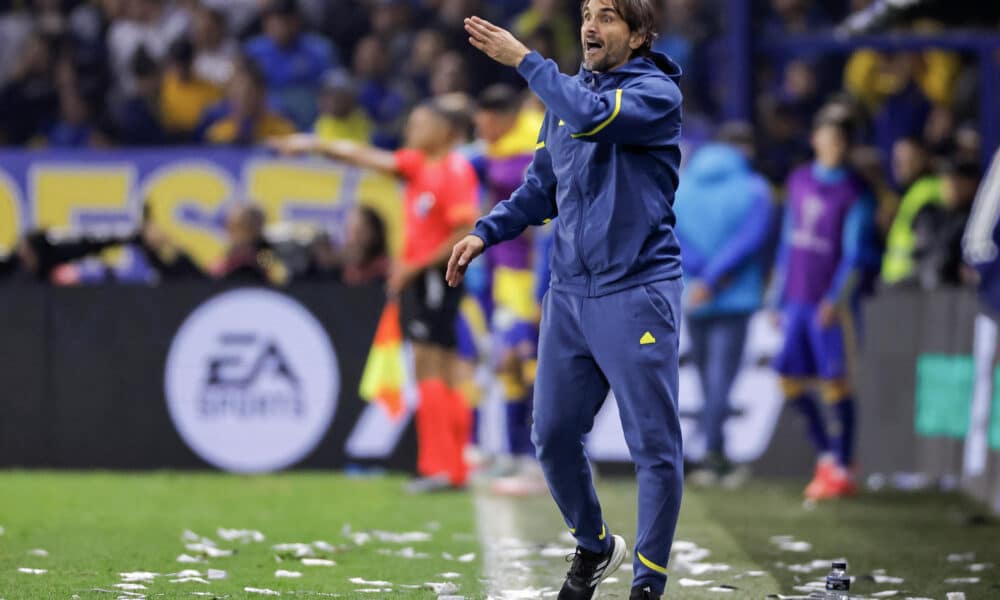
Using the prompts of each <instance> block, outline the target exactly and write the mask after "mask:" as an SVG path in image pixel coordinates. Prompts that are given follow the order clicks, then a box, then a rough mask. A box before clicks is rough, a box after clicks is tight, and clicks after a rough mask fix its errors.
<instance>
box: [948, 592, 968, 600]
mask: <svg viewBox="0 0 1000 600" xmlns="http://www.w3.org/2000/svg"><path fill="white" fill-rule="evenodd" d="M948 600H965V592H948Z"/></svg>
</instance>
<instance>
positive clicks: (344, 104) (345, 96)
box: [313, 70, 372, 144]
mask: <svg viewBox="0 0 1000 600" xmlns="http://www.w3.org/2000/svg"><path fill="white" fill-rule="evenodd" d="M313 133H314V134H315V135H316V137H318V138H320V139H323V140H348V141H351V142H357V143H359V144H367V143H368V142H369V141H370V139H371V133H372V121H371V119H369V118H368V115H367V114H366V113H365V111H364V109H362V108H361V106H360V105H359V104H358V88H357V85H355V83H354V82H353V81H352V80H351V76H350V75H349V74H348V73H347V72H345V71H339V70H338V71H332V72H330V73H328V74H327V75H326V76H325V77H324V78H323V91H322V93H321V94H320V97H319V117H318V118H317V119H316V122H315V123H313Z"/></svg>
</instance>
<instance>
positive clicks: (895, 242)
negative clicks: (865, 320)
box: [882, 137, 943, 285]
mask: <svg viewBox="0 0 1000 600" xmlns="http://www.w3.org/2000/svg"><path fill="white" fill-rule="evenodd" d="M892 174H893V179H894V180H895V181H896V185H897V187H898V188H899V190H900V191H901V193H902V200H901V201H900V203H899V209H898V210H897V211H896V216H895V218H894V219H893V221H892V226H891V227H890V228H889V235H888V237H887V238H886V248H885V256H884V257H883V259H882V281H883V282H885V283H887V284H890V285H891V284H894V283H899V282H901V281H904V280H906V279H907V278H908V277H910V276H911V275H912V274H913V249H914V243H915V241H916V240H915V238H914V231H913V220H914V218H915V217H916V216H917V213H919V212H920V211H921V210H922V209H923V208H924V207H926V206H932V205H940V204H941V203H942V202H943V198H942V185H941V178H940V177H938V176H937V175H936V174H934V173H933V172H931V168H930V157H929V156H928V154H927V149H926V148H925V147H924V145H923V142H921V140H920V139H918V138H915V137H904V138H902V139H900V140H898V141H897V142H896V143H895V144H894V145H893V149H892Z"/></svg>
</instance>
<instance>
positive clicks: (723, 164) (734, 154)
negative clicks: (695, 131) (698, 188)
mask: <svg viewBox="0 0 1000 600" xmlns="http://www.w3.org/2000/svg"><path fill="white" fill-rule="evenodd" d="M749 170H750V165H749V163H748V162H747V159H746V157H745V156H744V155H743V154H742V153H741V152H740V151H739V150H737V149H736V148H733V147H732V146H730V145H728V144H719V143H713V144H706V145H705V146H702V147H701V148H700V149H699V150H698V151H697V152H695V154H694V156H692V157H691V160H690V161H688V164H687V169H686V170H685V172H684V175H685V177H690V178H691V179H694V180H699V181H705V180H710V179H724V178H728V177H735V176H739V175H743V174H745V173H747V172H748V171H749Z"/></svg>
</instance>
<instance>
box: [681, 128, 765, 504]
mask: <svg viewBox="0 0 1000 600" xmlns="http://www.w3.org/2000/svg"><path fill="white" fill-rule="evenodd" d="M729 130H731V131H737V130H736V129H735V128H729ZM752 147H753V140H752V138H751V139H742V138H728V139H723V140H721V141H720V142H717V143H710V144H707V145H705V146H703V147H702V148H701V149H699V150H698V151H697V152H696V153H695V155H694V156H693V157H692V158H691V160H690V161H689V162H688V164H687V167H686V170H685V172H684V176H683V177H682V178H681V185H680V187H679V188H678V190H677V201H676V203H675V210H676V212H677V228H676V229H675V232H676V233H677V237H678V239H679V240H680V243H681V249H682V253H683V255H684V275H685V278H686V279H687V282H686V285H685V287H686V288H687V295H686V303H685V304H686V306H685V310H686V312H687V317H688V319H687V326H688V332H689V336H690V340H691V355H692V357H693V359H694V365H695V368H697V370H698V373H699V377H700V379H701V386H702V398H703V407H702V413H701V419H700V421H699V432H700V433H701V434H702V435H704V436H705V440H706V446H707V447H706V451H707V453H706V455H705V459H704V461H703V462H702V464H701V465H700V467H699V468H698V469H697V470H696V471H695V473H694V474H693V477H694V481H696V482H697V483H700V484H702V485H707V484H712V483H716V482H718V481H720V480H723V481H726V480H729V479H730V478H731V477H733V476H738V474H739V471H736V470H734V469H733V468H732V466H731V464H730V463H729V461H728V460H727V458H726V454H725V450H726V448H725V439H724V437H723V429H724V426H725V423H726V419H727V418H728V416H729V392H730V388H731V386H732V384H733V381H734V380H735V378H736V374H737V373H738V372H739V367H740V361H741V360H742V357H743V346H744V342H745V340H746V335H747V329H748V327H749V323H750V317H751V316H752V315H753V313H754V312H756V311H757V310H758V309H759V308H760V306H761V301H762V299H763V295H764V276H765V267H764V263H763V261H762V257H763V255H764V252H763V250H764V247H765V245H766V243H767V239H768V234H769V233H770V232H771V231H773V228H772V224H773V218H772V213H773V208H772V202H771V189H770V185H769V184H768V183H767V180H766V179H764V177H763V176H761V175H759V174H758V173H756V172H754V170H753V169H752V167H751V165H750V161H749V160H748V159H749V157H748V156H747V154H746V150H744V149H743V148H747V149H748V148H752ZM734 483H735V482H734Z"/></svg>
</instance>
